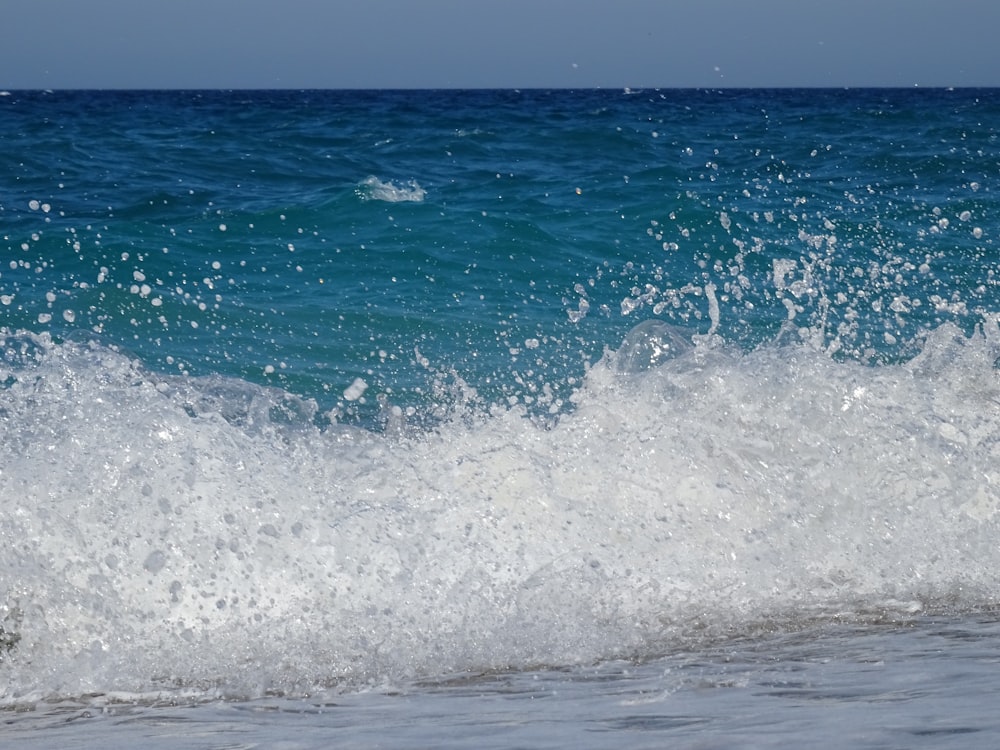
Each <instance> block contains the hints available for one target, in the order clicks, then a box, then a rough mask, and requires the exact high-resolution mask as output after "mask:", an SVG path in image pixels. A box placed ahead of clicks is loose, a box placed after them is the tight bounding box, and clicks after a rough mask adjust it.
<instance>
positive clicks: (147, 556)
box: [0, 324, 1000, 702]
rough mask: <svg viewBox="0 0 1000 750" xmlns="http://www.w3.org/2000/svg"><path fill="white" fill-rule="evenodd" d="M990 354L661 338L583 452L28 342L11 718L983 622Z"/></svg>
mask: <svg viewBox="0 0 1000 750" xmlns="http://www.w3.org/2000/svg"><path fill="white" fill-rule="evenodd" d="M994 331H995V324H991V326H990V335H985V334H983V335H978V336H977V337H975V338H973V339H966V338H965V337H964V336H962V335H961V334H960V333H959V332H958V331H957V330H955V329H952V328H950V327H948V326H945V327H942V328H940V329H939V330H937V331H936V332H934V334H933V335H932V336H931V337H930V338H929V340H928V342H927V343H926V346H925V348H924V351H923V353H922V354H921V355H920V356H918V357H917V358H916V359H914V360H913V361H911V362H910V363H908V364H905V365H899V366H884V367H865V366H861V365H858V364H852V363H838V362H835V361H833V360H832V359H830V358H829V357H828V356H827V355H825V354H822V353H819V352H817V351H815V350H813V349H811V348H809V347H806V346H804V345H795V346H788V347H781V348H779V347H771V348H764V349H761V350H759V351H757V352H754V353H751V354H747V355H741V354H737V353H733V352H729V351H726V350H724V349H718V348H716V349H711V348H704V347H702V348H692V347H688V346H686V345H682V343H681V341H679V340H677V339H675V338H674V337H673V336H672V334H671V333H670V332H667V331H664V330H660V329H655V330H654V329H651V330H650V331H648V332H647V333H649V335H650V336H652V340H651V341H650V342H648V343H647V344H644V343H643V342H641V341H638V338H640V335H639V334H636V335H634V336H632V337H631V338H630V339H629V341H628V342H627V346H626V347H625V348H623V350H622V352H620V353H616V354H615V353H613V354H609V355H608V357H607V358H606V359H605V360H603V361H602V362H600V363H598V364H597V365H595V366H594V367H592V368H591V370H590V372H589V373H588V376H587V378H586V381H585V383H584V384H583V385H582V387H581V388H580V389H579V391H578V392H577V393H576V395H575V397H574V401H575V409H574V411H573V412H572V413H570V414H568V415H566V416H564V417H563V418H562V419H561V420H560V421H559V422H558V423H557V424H555V425H551V424H550V425H547V426H539V425H537V424H536V423H535V422H533V421H532V420H530V419H528V418H526V417H525V416H524V415H523V414H522V413H521V412H519V411H518V410H516V409H508V408H499V407H497V408H494V409H493V411H492V414H491V415H489V416H481V417H475V416H473V415H470V416H469V418H466V419H459V420H456V421H454V422H450V423H446V424H443V425H440V426H439V427H438V428H437V429H435V430H433V431H431V432H428V433H421V434H418V435H411V436H409V437H402V436H397V437H389V436H380V435H375V434H371V433H367V432H364V431H360V430H348V429H340V428H331V429H328V430H326V431H320V430H318V429H317V428H315V427H314V426H313V421H312V420H313V417H314V416H315V404H312V403H311V402H309V401H305V400H302V399H297V398H295V397H293V396H290V395H288V394H285V393H283V392H281V391H279V390H276V389H265V388H260V387H258V386H254V385H251V384H248V383H244V382H241V381H235V380H229V379H223V378H208V379H201V380H199V379H194V378H175V379H170V378H164V377H161V376H155V375H152V374H150V373H148V372H146V371H144V370H143V369H142V368H141V367H139V366H138V365H137V364H135V363H134V362H133V361H131V360H130V359H128V358H127V357H124V356H122V355H120V354H118V353H116V352H114V351H112V350H109V349H107V348H105V347H102V346H99V345H96V344H78V343H65V344H55V343H53V342H52V341H51V340H49V339H48V338H46V337H44V336H37V335H29V334H13V333H8V334H6V336H5V337H4V341H3V346H2V347H0V351H2V352H3V354H4V357H3V360H0V364H2V369H0V384H2V389H0V417H2V420H3V429H4V438H3V441H2V444H0V467H2V469H0V495H2V496H3V497H4V498H5V502H4V503H3V505H2V509H0V621H2V622H3V629H4V631H5V632H7V633H16V634H17V636H18V637H19V638H20V641H19V642H18V643H17V644H16V646H14V648H13V649H12V651H11V652H10V653H8V654H6V655H5V656H4V657H3V661H2V663H0V671H2V672H3V674H4V681H3V685H4V687H3V688H2V689H0V691H2V696H3V699H4V700H5V701H7V702H17V701H18V700H24V699H26V698H25V696H27V695H29V694H30V695H39V694H41V695H56V694H71V695H80V694H84V693H88V692H91V691H107V690H123V691H135V692H139V693H148V692H155V691H159V690H171V689H184V690H191V689H204V690H207V691H209V693H210V694H212V695H215V694H235V695H241V696H247V695H260V694H263V693H265V692H267V691H272V690H278V691H283V692H290V693H296V692H308V691H310V690H312V689H314V688H315V687H316V686H329V685H336V684H343V685H348V686H350V685H358V684H363V683H367V682H370V681H373V680H374V681H384V680H395V679H405V678H409V677H414V676H421V675H427V674H440V673H442V672H447V671H452V670H464V669H495V668H505V667H509V666H524V665H530V664H539V663H541V664H571V663H578V662H581V661H586V662H589V661H593V660H596V659H604V658H612V657H616V656H630V655H651V654H656V653H660V652H663V651H665V650H669V649H671V648H673V647H676V646H678V645H681V644H685V643H689V642H690V641H691V639H698V638H703V637H719V636H723V635H726V634H733V633H742V632H747V631H748V629H750V630H752V629H754V628H757V627H762V626H763V627H774V626H776V625H775V624H776V623H780V624H783V625H782V626H784V625H787V624H788V623H791V624H792V625H793V626H794V623H795V622H801V621H812V620H813V619H815V618H816V617H855V616H863V617H870V616H882V614H883V613H889V614H890V616H902V615H905V614H906V613H909V612H912V611H914V610H918V609H920V608H922V607H932V608H934V607H957V608H960V609H961V608H975V607H979V606H982V605H984V604H986V603H989V602H991V601H992V600H993V599H994V597H995V593H996V588H995V584H996V572H995V571H996V570H997V569H998V567H1000V551H998V548H997V545H996V543H995V540H996V533H997V525H998V511H1000V473H998V472H997V470H996V468H995V467H996V466H997V462H998V458H1000V438H998V435H1000V417H998V416H997V415H996V408H995V406H996V403H998V402H1000V383H998V378H997V373H996V370H995V369H994V366H993V362H994V359H995V358H996V356H997V354H998V342H997V341H996V338H997V337H996V336H995V335H994V334H993V332H994ZM664 345H667V347H666V348H668V349H669V348H671V347H673V349H672V350H671V352H670V354H671V355H672V356H667V355H666V354H664ZM637 353H638V354H637ZM645 355H648V356H645ZM636 356H639V360H640V361H641V362H642V364H641V366H638V367H635V366H632V365H631V364H628V362H631V361H632V360H634V359H635V358H636ZM199 686H200V687H199Z"/></svg>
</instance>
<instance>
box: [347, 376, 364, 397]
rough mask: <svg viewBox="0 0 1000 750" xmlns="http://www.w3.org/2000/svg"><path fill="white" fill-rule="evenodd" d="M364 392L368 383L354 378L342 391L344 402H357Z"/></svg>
mask: <svg viewBox="0 0 1000 750" xmlns="http://www.w3.org/2000/svg"><path fill="white" fill-rule="evenodd" d="M366 390H368V383H366V382H365V381H364V380H362V379H361V378H355V379H354V382H353V383H351V384H350V385H349V386H348V387H347V388H346V389H344V399H345V400H346V401H357V400H358V399H359V398H361V396H362V395H363V394H364V392H365V391H366Z"/></svg>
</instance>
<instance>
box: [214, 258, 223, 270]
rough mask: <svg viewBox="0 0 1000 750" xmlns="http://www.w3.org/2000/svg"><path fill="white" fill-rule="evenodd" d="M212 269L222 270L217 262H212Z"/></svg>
mask: <svg viewBox="0 0 1000 750" xmlns="http://www.w3.org/2000/svg"><path fill="white" fill-rule="evenodd" d="M212 268H214V269H215V270H216V271H218V270H219V269H220V268H222V264H221V263H220V262H219V261H217V260H215V261H212Z"/></svg>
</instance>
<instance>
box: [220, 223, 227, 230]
mask: <svg viewBox="0 0 1000 750" xmlns="http://www.w3.org/2000/svg"><path fill="white" fill-rule="evenodd" d="M219 231H220V232H225V231H226V225H225V224H219Z"/></svg>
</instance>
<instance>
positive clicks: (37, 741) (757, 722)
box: [2, 615, 1000, 750]
mask: <svg viewBox="0 0 1000 750" xmlns="http://www.w3.org/2000/svg"><path fill="white" fill-rule="evenodd" d="M998 664H1000V625H998V621H997V620H996V619H995V618H994V617H992V616H985V615H984V616H975V617H974V616H967V617H961V618H955V617H919V618H912V619H909V620H907V621H904V622H897V623H891V624H881V625H853V626H852V625H836V624H833V625H822V626H819V627H816V628H806V629H804V630H801V631H798V632H794V633H780V634H773V635H766V636H760V637H756V638H739V639H734V640H727V641H725V642H723V643H719V644H716V645H715V646H709V647H705V648H702V649H699V650H698V651H696V652H684V653H678V654H674V655H671V656H667V657H663V658H659V659H653V660H649V661H646V662H642V663H634V662H620V661H618V662H607V663H602V664H599V665H595V666H590V667H573V668H561V669H555V670H551V669H539V670H526V671H519V672H514V673H494V674H460V675H450V676H442V677H440V678H436V679H424V680H421V681H419V682H417V683H411V684H408V685H404V686H399V687H396V688H393V689H391V690H389V689H384V690H381V691H380V690H372V691H366V692H363V693H351V694H329V695H325V696H313V697H310V698H301V699H283V698H260V699H257V700H253V701H237V702H227V701H220V702H209V703H201V702H199V703H185V702H184V701H183V700H180V701H175V702H169V701H168V702H166V703H165V704H159V705H157V704H151V703H148V702H147V703H142V702H140V703H129V702H128V700H127V698H126V697H125V696H117V697H112V696H95V697H91V698H89V699H87V700H85V701H82V702H81V701H74V702H68V701H67V702H63V703H56V704H52V705H39V706H37V707H35V708H34V709H33V710H32V711H29V712H20V713H15V712H14V711H11V710H8V711H7V712H5V714H3V715H2V720H3V722H4V729H3V732H4V735H5V736H7V737H9V738H11V739H16V740H17V743H18V747H25V748H30V747H52V746H53V744H54V743H57V744H58V745H59V746H60V747H65V748H91V747H98V746H101V747H107V748H117V747H123V748H124V747H135V746H136V745H137V744H140V743H141V744H142V745H143V746H144V747H149V748H151V750H156V748H160V747H164V748H166V747H178V746H180V745H182V746H184V747H190V748H206V749H207V748H256V747H273V748H296V749H298V748H303V749H304V748H323V747H330V746H331V744H333V745H336V746H337V747H344V748H372V747H471V746H475V747H482V748H509V747H533V748H545V747H552V748H557V747H559V748H562V747H569V746H573V747H581V748H595V749H596V748H604V747H607V746H608V743H609V742H613V743H614V744H615V745H616V746H620V747H627V748H646V747H648V748H653V747H664V746H669V747H685V748H724V747H752V748H778V747H788V746H789V744H790V743H791V744H795V745H798V746H818V745H823V746H824V747H852V748H884V747H929V748H930V747H933V748H948V747H955V748H978V747H983V748H985V747H993V746H994V745H995V743H996V739H997V737H998V736H1000V720H998V718H997V716H996V713H995V712H994V711H991V710H989V708H988V706H990V705H992V704H993V703H995V701H996V700H997V696H998V693H1000V678H998V672H997V666H998Z"/></svg>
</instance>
